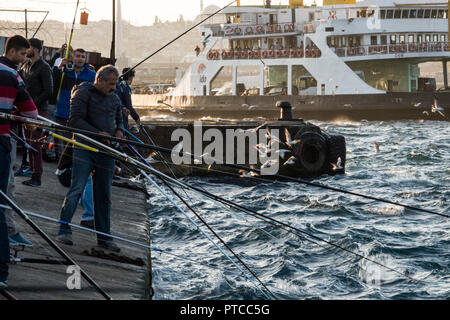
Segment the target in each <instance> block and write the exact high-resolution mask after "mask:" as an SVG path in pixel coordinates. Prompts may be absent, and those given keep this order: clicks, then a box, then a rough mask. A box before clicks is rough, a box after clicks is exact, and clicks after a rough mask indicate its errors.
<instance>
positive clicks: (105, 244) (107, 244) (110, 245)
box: [97, 240, 120, 253]
mask: <svg viewBox="0 0 450 320" xmlns="http://www.w3.org/2000/svg"><path fill="white" fill-rule="evenodd" d="M97 243H98V246H99V247H100V248H103V249H106V250H109V251H113V252H117V253H119V252H120V248H119V246H118V245H117V244H115V243H114V242H113V241H112V240H106V241H98V242H97Z"/></svg>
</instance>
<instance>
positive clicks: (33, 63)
mask: <svg viewBox="0 0 450 320" xmlns="http://www.w3.org/2000/svg"><path fill="white" fill-rule="evenodd" d="M29 42H30V45H31V47H30V48H29V49H28V52H27V58H28V59H29V61H28V62H26V63H25V64H24V65H23V66H22V69H21V74H22V77H23V80H24V81H25V86H26V88H27V90H28V92H29V93H30V95H31V97H32V98H33V101H34V104H35V105H36V106H37V108H38V111H39V115H40V116H43V117H48V99H50V97H51V96H52V93H53V76H52V70H51V68H50V66H49V65H48V64H47V62H45V61H44V60H43V59H42V58H41V50H42V42H41V40H39V39H30V40H29ZM26 138H27V139H28V143H29V144H30V145H31V146H32V147H33V148H34V149H36V150H37V151H38V152H37V153H31V152H30V153H29V155H28V156H29V158H30V167H31V171H32V175H31V180H27V181H24V182H23V184H24V185H27V186H31V187H38V186H40V185H41V177H42V173H43V167H42V145H41V143H39V142H38V140H39V139H41V138H42V134H41V133H40V132H38V131H27V132H26Z"/></svg>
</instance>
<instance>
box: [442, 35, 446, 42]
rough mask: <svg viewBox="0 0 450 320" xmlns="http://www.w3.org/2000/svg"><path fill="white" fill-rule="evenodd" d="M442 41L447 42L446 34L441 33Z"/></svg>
mask: <svg viewBox="0 0 450 320" xmlns="http://www.w3.org/2000/svg"><path fill="white" fill-rule="evenodd" d="M441 42H445V34H441Z"/></svg>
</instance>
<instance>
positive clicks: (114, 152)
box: [0, 113, 418, 281]
mask: <svg viewBox="0 0 450 320" xmlns="http://www.w3.org/2000/svg"><path fill="white" fill-rule="evenodd" d="M0 117H4V118H6V119H12V120H16V121H19V122H26V123H31V124H35V125H38V126H44V127H53V128H57V129H59V128H60V127H62V126H58V125H55V124H54V122H52V121H50V120H48V119H45V118H43V117H41V116H39V118H40V119H45V120H46V121H47V123H44V122H42V121H36V120H33V119H28V118H23V117H17V116H12V115H9V114H1V113H0ZM62 130H63V131H64V130H68V131H72V132H77V131H85V130H80V129H73V128H67V127H62ZM87 133H88V134H91V135H93V136H99V137H101V138H105V136H103V135H96V134H92V132H89V131H87ZM82 138H83V139H84V140H86V141H89V142H90V143H92V144H94V145H97V146H98V147H100V148H102V149H104V150H106V151H107V152H111V154H112V155H115V157H117V158H119V159H121V160H122V161H125V162H129V163H131V164H134V165H135V166H136V167H138V168H140V169H141V172H144V170H145V171H150V172H151V173H153V174H155V175H157V176H159V177H160V178H165V179H167V180H169V181H171V182H173V183H175V184H179V185H183V186H186V187H187V188H192V189H194V190H199V189H198V188H195V187H192V186H189V185H187V184H185V183H183V182H181V181H179V180H177V179H174V178H172V177H169V176H167V175H165V174H163V173H162V172H159V171H157V170H155V169H153V168H152V167H149V166H146V165H144V164H143V163H140V162H137V161H136V160H134V159H132V158H130V157H129V156H128V155H126V154H124V153H120V152H118V151H117V150H114V149H112V148H110V147H108V146H106V145H104V144H102V143H100V142H98V141H96V140H94V139H92V138H89V137H86V136H83V137H82ZM108 138H110V140H115V141H123V143H125V144H126V143H128V141H127V140H124V139H117V138H112V137H108ZM133 143H134V144H137V145H141V144H139V143H135V142H133ZM130 144H131V143H130ZM147 147H148V148H150V149H152V148H155V149H160V150H161V151H163V152H170V153H175V152H173V151H172V150H169V149H166V148H161V147H158V148H156V147H152V146H147ZM179 154H180V155H182V154H183V153H182V152H180V153H179ZM202 158H203V157H202ZM233 166H238V165H233ZM238 167H243V166H238ZM243 168H245V167H243ZM246 169H247V170H252V171H256V172H257V171H260V170H256V169H251V168H246ZM201 192H204V191H201ZM211 196H213V197H216V198H218V197H217V196H215V195H211ZM238 206H240V205H238ZM240 207H242V206H240ZM247 210H249V211H250V212H251V211H253V210H251V209H248V208H247ZM253 212H254V213H255V214H257V215H261V216H264V215H262V214H260V213H257V212H255V211H253ZM264 217H266V218H267V219H269V220H272V221H274V222H276V223H279V224H282V225H284V226H285V227H287V228H291V229H293V230H296V231H298V232H300V233H302V234H305V235H307V236H309V237H311V238H314V239H316V240H318V241H320V242H324V243H327V244H329V245H331V246H334V247H336V248H338V249H341V250H343V251H346V252H348V253H351V254H353V255H356V256H358V257H360V258H362V259H365V260H367V261H370V262H373V263H375V264H377V265H379V266H382V267H384V268H386V269H388V270H391V271H393V272H395V273H398V274H401V275H402V276H404V277H406V278H408V279H411V280H413V281H418V280H415V279H413V278H411V277H409V276H408V275H404V274H403V273H401V272H399V271H397V270H395V269H392V268H390V267H388V266H385V265H383V264H381V263H379V262H376V261H374V260H372V259H369V258H366V257H364V256H362V255H360V254H358V253H355V252H353V251H351V250H348V249H346V248H343V247H341V246H339V245H336V244H333V243H331V242H330V241H327V240H324V239H321V238H320V237H317V236H314V235H312V234H309V233H307V232H305V231H303V230H300V229H298V228H295V227H292V226H290V225H288V224H285V223H283V222H280V221H277V220H275V219H273V218H270V217H267V216H264ZM305 239H308V238H305ZM308 240H310V239H308Z"/></svg>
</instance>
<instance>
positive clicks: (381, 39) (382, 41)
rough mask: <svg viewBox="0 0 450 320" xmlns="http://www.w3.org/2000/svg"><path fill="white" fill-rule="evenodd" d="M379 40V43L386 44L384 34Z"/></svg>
mask: <svg viewBox="0 0 450 320" xmlns="http://www.w3.org/2000/svg"><path fill="white" fill-rule="evenodd" d="M380 42H381V44H383V45H386V44H387V36H386V35H383V36H381V37H380Z"/></svg>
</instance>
